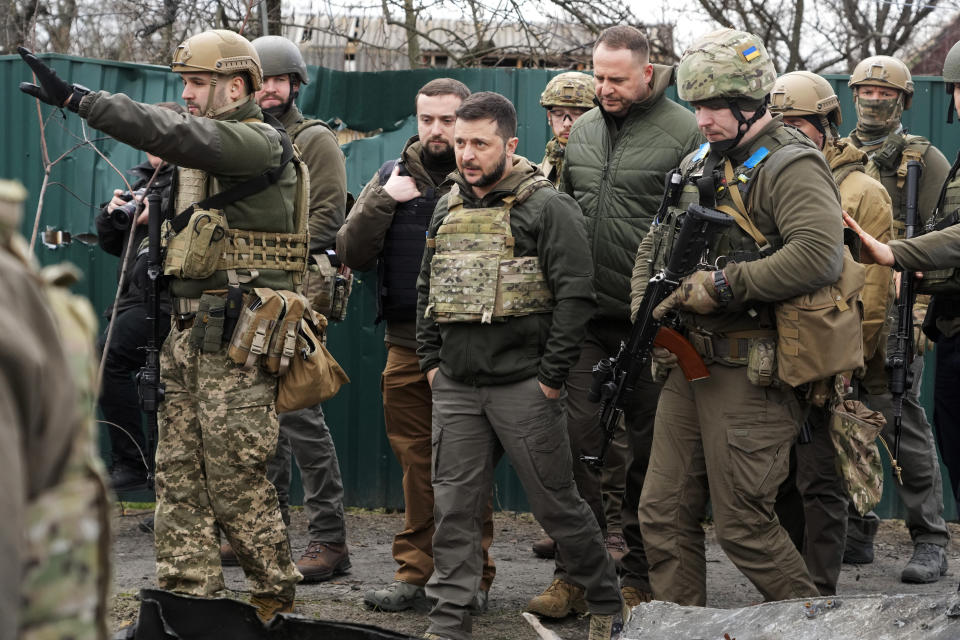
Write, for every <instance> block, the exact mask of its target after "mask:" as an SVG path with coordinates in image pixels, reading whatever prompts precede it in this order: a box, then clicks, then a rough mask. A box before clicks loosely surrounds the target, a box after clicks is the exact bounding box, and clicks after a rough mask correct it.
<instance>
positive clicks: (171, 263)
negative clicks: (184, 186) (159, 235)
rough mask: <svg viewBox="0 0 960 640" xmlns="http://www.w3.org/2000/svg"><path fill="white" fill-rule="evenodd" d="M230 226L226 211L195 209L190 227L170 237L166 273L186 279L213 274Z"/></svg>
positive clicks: (165, 265)
mask: <svg viewBox="0 0 960 640" xmlns="http://www.w3.org/2000/svg"><path fill="white" fill-rule="evenodd" d="M226 229H227V221H226V218H224V216H223V212H222V211H219V210H215V209H197V210H195V211H194V212H193V214H192V215H191V216H190V221H189V222H188V223H187V226H186V227H184V228H183V229H182V230H181V231H180V233H178V234H176V235H174V236H172V237H169V238H168V239H167V255H166V259H165V260H164V264H163V274H164V275H166V276H173V277H174V278H181V279H186V280H203V279H204V278H209V277H210V276H212V275H213V273H214V272H215V271H216V268H217V262H218V261H219V260H220V256H221V255H222V254H223V251H224V248H225V246H226V237H227V232H226Z"/></svg>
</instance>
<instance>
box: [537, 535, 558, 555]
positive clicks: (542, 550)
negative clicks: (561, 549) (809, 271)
mask: <svg viewBox="0 0 960 640" xmlns="http://www.w3.org/2000/svg"><path fill="white" fill-rule="evenodd" d="M533 555H535V556H537V557H538V558H554V557H556V555H557V543H556V542H554V541H553V538H549V537H547V538H541V539H540V540H537V541H536V542H534V543H533Z"/></svg>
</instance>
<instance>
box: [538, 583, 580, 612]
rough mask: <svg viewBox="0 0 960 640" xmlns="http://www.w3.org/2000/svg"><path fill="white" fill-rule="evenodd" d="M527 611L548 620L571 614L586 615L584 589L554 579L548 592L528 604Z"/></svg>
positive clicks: (547, 589)
mask: <svg viewBox="0 0 960 640" xmlns="http://www.w3.org/2000/svg"><path fill="white" fill-rule="evenodd" d="M527 611H529V612H530V613H536V614H538V615H541V616H546V617H548V618H565V617H567V616H568V615H570V614H571V613H586V612H587V601H586V600H584V599H583V589H581V588H580V587H578V586H576V585H572V584H570V583H569V582H566V581H565V580H562V579H560V578H554V580H553V582H551V583H550V586H549V587H547V588H546V590H545V591H544V592H543V593H541V594H540V595H538V596H537V597H535V598H533V599H532V600H531V601H530V602H528V603H527Z"/></svg>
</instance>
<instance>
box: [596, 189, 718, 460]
mask: <svg viewBox="0 0 960 640" xmlns="http://www.w3.org/2000/svg"><path fill="white" fill-rule="evenodd" d="M731 224H733V218H731V217H730V216H728V215H727V214H725V213H721V212H719V211H716V210H714V209H708V208H706V207H702V206H700V205H697V204H691V205H690V206H689V207H687V211H686V213H685V214H683V221H682V222H681V224H680V230H679V231H677V236H676V239H675V240H674V243H673V251H672V252H671V254H670V258H669V260H668V261H667V266H666V268H664V269H663V270H661V271H660V272H658V273H657V274H656V275H654V276H653V277H652V278H650V281H649V282H648V283H647V288H646V290H645V291H644V294H643V301H642V302H641V303H640V308H639V309H638V310H637V318H636V320H634V322H633V326H632V327H631V329H630V335H629V336H628V337H627V340H626V341H625V342H621V343H620V350H619V352H618V353H617V355H616V356H613V357H609V358H604V359H603V360H601V361H600V362H598V363H597V364H596V365H595V366H594V367H593V380H592V382H591V385H590V393H589V396H588V397H589V399H590V401H591V402H599V403H600V426H601V427H602V428H603V431H604V436H605V437H604V441H603V445H602V446H601V448H600V455H598V456H587V455H583V456H580V459H581V460H582V461H583V462H585V463H587V464H589V465H591V466H594V467H602V466H603V459H604V456H605V455H606V453H607V448H608V447H609V446H610V441H611V440H612V439H613V436H614V435H615V433H616V429H617V422H618V421H619V420H620V416H622V415H623V404H624V401H625V400H626V398H627V396H628V395H629V393H630V391H632V390H633V385H634V382H635V381H636V378H637V375H638V374H639V373H640V370H641V369H642V368H643V367H645V366H648V365H649V363H650V354H651V352H652V351H653V347H654V346H657V347H665V348H666V349H669V350H670V351H671V352H673V353H674V354H676V356H677V357H678V358H679V360H680V367H681V368H682V369H683V373H684V375H685V376H686V378H687V380H690V381H693V380H701V379H703V378H707V377H709V376H710V373H709V372H708V371H707V367H706V365H705V364H704V363H703V360H702V359H701V358H700V355H699V354H698V353H697V352H696V351H695V350H694V348H693V346H692V345H691V344H690V343H689V342H687V339H686V338H684V337H683V336H682V335H680V333H679V332H677V330H676V329H674V328H671V327H670V326H667V325H669V324H670V322H671V320H669V319H668V318H667V317H664V318H661V319H660V320H657V319H655V318H654V317H653V310H654V309H656V308H657V305H659V304H660V303H661V302H663V300H664V298H666V297H667V296H669V295H670V294H671V293H673V292H674V291H676V289H677V287H679V286H680V281H681V280H682V279H683V278H684V277H686V276H688V275H690V274H691V273H693V272H694V271H696V270H697V268H698V267H699V266H700V263H701V260H702V258H703V254H704V252H705V251H706V249H707V246H708V244H709V242H710V240H711V238H712V237H713V236H714V235H715V234H716V233H717V232H718V231H720V229H722V228H724V227H728V226H730V225H731ZM665 321H666V322H665Z"/></svg>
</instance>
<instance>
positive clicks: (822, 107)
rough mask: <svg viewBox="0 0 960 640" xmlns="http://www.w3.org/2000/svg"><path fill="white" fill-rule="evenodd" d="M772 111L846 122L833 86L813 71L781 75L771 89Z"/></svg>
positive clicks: (834, 121)
mask: <svg viewBox="0 0 960 640" xmlns="http://www.w3.org/2000/svg"><path fill="white" fill-rule="evenodd" d="M770 111H773V112H774V113H780V114H783V115H785V116H811V115H816V116H823V117H824V118H826V119H827V120H829V121H831V122H833V124H835V125H839V124H840V123H841V122H842V121H843V120H842V116H841V114H840V100H839V99H838V98H837V94H836V93H834V91H833V86H832V85H831V84H830V83H829V82H828V81H827V80H826V78H822V77H820V76H818V75H817V74H815V73H810V72H809V71H793V72H791V73H787V74H785V75H782V76H780V77H779V78H777V81H776V82H775V83H774V85H773V89H772V90H771V91H770Z"/></svg>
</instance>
